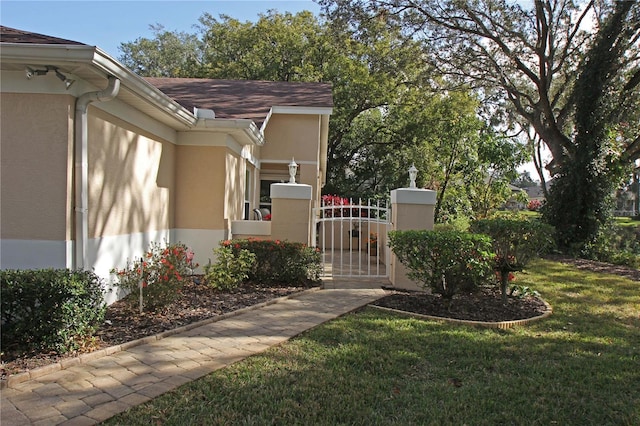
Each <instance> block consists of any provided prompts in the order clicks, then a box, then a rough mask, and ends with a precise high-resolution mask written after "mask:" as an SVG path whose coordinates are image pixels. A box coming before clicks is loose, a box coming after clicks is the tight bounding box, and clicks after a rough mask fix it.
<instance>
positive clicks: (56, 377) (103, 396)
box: [0, 285, 385, 426]
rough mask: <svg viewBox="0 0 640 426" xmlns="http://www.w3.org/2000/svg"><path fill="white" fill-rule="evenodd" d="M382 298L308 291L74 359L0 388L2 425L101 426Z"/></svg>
mask: <svg viewBox="0 0 640 426" xmlns="http://www.w3.org/2000/svg"><path fill="white" fill-rule="evenodd" d="M355 287H363V286H362V285H358V286H355ZM384 294H385V292H384V291H383V290H382V289H380V288H378V289H366V288H351V289H347V288H341V289H338V288H333V289H325V290H312V291H307V292H304V293H302V294H300V295H296V296H293V297H289V298H286V299H281V300H279V301H278V302H277V303H274V304H270V305H266V306H263V307H260V308H258V309H250V310H245V311H243V312H241V313H239V314H237V315H232V316H230V317H228V318H226V319H222V320H220V321H216V322H209V323H207V324H204V325H199V326H197V327H195V328H191V329H189V330H184V331H182V332H179V333H176V334H173V335H170V336H168V337H164V338H161V339H159V340H158V339H155V338H152V339H146V340H145V341H146V342H148V343H145V344H139V345H136V346H132V347H129V348H128V349H126V350H120V349H121V348H119V347H116V348H113V349H112V350H109V351H105V352H103V353H101V354H99V355H96V358H95V359H89V358H88V357H87V358H85V359H83V361H82V362H80V361H79V360H77V359H76V360H77V361H72V362H68V363H67V364H65V365H64V367H65V368H62V369H60V368H59V367H58V369H57V371H53V372H51V373H49V374H45V375H41V376H40V377H36V378H32V379H29V380H27V381H24V382H22V383H18V384H10V386H11V387H6V388H4V389H2V391H1V392H2V397H1V402H0V403H1V406H0V423H1V424H2V426H10V425H29V424H34V425H55V424H65V425H90V424H95V423H98V422H100V421H103V420H106V419H108V418H109V417H112V416H114V415H116V414H118V413H120V412H122V411H125V410H127V409H128V408H130V407H132V406H135V405H138V404H142V403H144V402H146V401H149V400H150V399H152V398H155V397H157V396H158V395H161V394H163V393H165V392H167V391H170V390H172V389H175V388H176V387H178V386H180V385H182V384H184V383H187V382H189V381H192V380H195V379H197V378H199V377H202V376H204V375H206V374H208V373H211V372H212V371H214V370H217V369H219V368H223V367H225V366H227V365H229V364H232V363H234V362H236V361H239V360H242V359H244V358H245V357H247V356H250V355H253V354H255V353H258V352H262V351H264V350H265V349H267V348H269V347H271V346H273V345H277V344H279V343H282V342H284V341H286V340H288V339H290V338H291V337H293V336H296V335H297V334H299V333H301V332H303V331H305V330H308V329H310V328H312V327H315V326H316V325H318V324H321V323H323V322H325V321H328V320H330V319H333V318H336V317H338V316H340V315H342V314H345V313H347V312H350V311H352V310H354V309H357V308H359V307H360V306H363V305H366V304H367V303H370V302H372V301H374V300H376V299H378V298H380V297H382V296H383V295H384ZM110 352H113V353H111V354H110V355H106V353H110ZM101 355H104V356H101ZM34 375H35V374H34Z"/></svg>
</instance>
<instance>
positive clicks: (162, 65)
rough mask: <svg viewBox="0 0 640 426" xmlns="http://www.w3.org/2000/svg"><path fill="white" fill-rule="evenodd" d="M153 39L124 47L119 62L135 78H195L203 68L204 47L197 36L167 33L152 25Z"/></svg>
mask: <svg viewBox="0 0 640 426" xmlns="http://www.w3.org/2000/svg"><path fill="white" fill-rule="evenodd" d="M150 28H151V30H152V31H153V33H154V38H152V39H148V38H144V37H141V38H138V39H136V40H135V41H133V42H129V43H121V44H120V47H119V50H120V51H121V52H122V55H121V56H120V61H121V62H122V63H123V64H124V65H125V66H127V67H128V68H130V69H131V70H133V71H134V72H135V73H136V74H139V75H143V76H146V77H187V76H189V77H193V76H194V75H197V74H198V72H199V69H200V67H201V65H202V45H201V43H200V41H199V39H198V37H197V36H195V35H193V34H187V33H185V32H172V31H166V30H165V29H164V27H163V26H162V25H159V24H156V25H150Z"/></svg>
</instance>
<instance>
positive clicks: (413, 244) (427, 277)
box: [389, 230, 493, 299]
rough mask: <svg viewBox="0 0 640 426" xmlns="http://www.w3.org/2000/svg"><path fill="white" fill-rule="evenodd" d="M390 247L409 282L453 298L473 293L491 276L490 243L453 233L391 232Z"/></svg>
mask: <svg viewBox="0 0 640 426" xmlns="http://www.w3.org/2000/svg"><path fill="white" fill-rule="evenodd" d="M389 246H390V247H391V249H392V250H393V253H394V254H395V255H396V256H397V257H398V260H400V262H402V264H403V265H405V266H406V267H407V268H408V273H407V275H408V276H409V278H411V279H413V280H416V281H418V282H420V284H421V285H422V286H423V287H424V288H425V289H427V288H430V289H431V290H432V291H433V292H435V293H438V294H441V295H442V296H443V297H445V298H449V299H450V298H452V297H453V296H454V295H455V294H456V293H458V292H461V291H473V290H475V289H476V288H477V287H478V286H479V285H481V284H484V283H486V282H487V281H488V280H489V279H490V277H491V275H492V273H493V269H492V259H493V255H492V253H491V239H490V238H489V237H488V236H486V235H479V234H472V233H469V232H461V231H453V230H441V231H440V230H434V231H392V232H390V233H389Z"/></svg>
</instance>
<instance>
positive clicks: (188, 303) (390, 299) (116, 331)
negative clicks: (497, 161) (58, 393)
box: [0, 256, 640, 378]
mask: <svg viewBox="0 0 640 426" xmlns="http://www.w3.org/2000/svg"><path fill="white" fill-rule="evenodd" d="M551 259H552V260H554V261H558V262H563V263H569V264H572V265H575V266H576V267H577V268H578V269H586V270H590V271H594V272H602V273H610V274H616V275H621V276H625V277H628V278H630V279H632V280H635V281H640V271H638V270H637V269H633V268H626V267H623V266H616V265H611V264H607V263H602V262H595V261H590V260H584V259H573V258H569V257H559V256H556V257H553V258H551ZM305 289H306V288H305V287H262V286H258V285H253V284H249V285H245V286H243V287H241V288H238V289H237V290H235V291H232V292H222V291H218V290H214V289H212V288H210V287H208V286H206V285H203V284H195V283H193V282H190V283H188V284H187V285H186V286H185V288H184V290H183V292H182V295H181V297H180V298H179V299H178V300H176V301H175V302H174V303H172V304H171V305H169V306H167V307H166V308H164V309H162V310H159V311H156V312H145V313H143V314H140V313H139V312H138V311H137V310H136V309H135V308H132V307H131V306H130V305H128V304H126V303H125V302H123V301H119V302H116V303H114V304H112V305H110V306H109V307H108V308H107V314H106V318H105V322H104V324H103V325H102V326H101V327H100V329H99V330H98V332H97V334H96V337H94V338H92V339H90V340H89V341H87V342H85V343H84V347H83V348H82V349H81V350H79V351H77V352H75V353H70V354H64V355H61V354H57V353H55V352H50V353H29V354H19V353H14V352H12V351H11V350H7V348H3V351H4V353H3V354H2V369H1V370H0V378H6V376H7V375H10V374H17V373H20V372H24V371H26V370H29V369H33V368H36V367H41V366H45V365H48V364H51V363H54V362H57V361H60V360H61V359H63V358H69V357H73V356H76V355H79V354H82V353H87V352H91V351H95V350H98V349H102V348H105V347H109V346H113V345H118V344H121V343H124V342H128V341H131V340H136V339H139V338H142V337H146V336H150V335H154V334H157V333H160V332H163V331H166V330H171V329H174V328H177V327H180V326H183V325H186V324H190V323H193V322H196V321H201V320H204V319H208V318H213V317H216V316H219V315H222V314H225V313H229V312H233V311H235V310H238V309H241V308H246V307H249V306H252V305H255V304H258V303H262V302H266V301H269V300H272V299H275V298H277V297H281V296H286V295H290V294H293V293H296V292H300V291H303V290H305ZM442 302H443V301H442V300H441V299H440V298H439V296H436V295H426V294H423V293H417V292H397V291H395V292H394V293H393V294H391V295H389V296H385V297H384V298H382V299H380V300H379V301H377V302H376V304H377V305H379V306H385V307H389V308H393V309H398V310H404V311H407V312H413V313H418V314H424V315H432V316H441V317H448V318H457V319H467V320H474V321H509V320H516V319H526V318H531V317H535V316H538V315H541V314H542V313H544V312H545V305H544V303H543V302H542V301H541V300H540V299H538V298H535V297H525V298H522V299H518V298H510V299H509V303H508V304H507V305H503V304H502V301H501V299H500V294H499V292H498V291H497V290H496V289H484V290H483V291H482V292H480V293H476V294H463V295H458V296H456V297H455V298H454V300H453V302H452V303H442Z"/></svg>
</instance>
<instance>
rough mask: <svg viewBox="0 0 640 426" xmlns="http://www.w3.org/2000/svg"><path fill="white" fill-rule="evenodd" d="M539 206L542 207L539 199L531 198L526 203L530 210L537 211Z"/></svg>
mask: <svg viewBox="0 0 640 426" xmlns="http://www.w3.org/2000/svg"><path fill="white" fill-rule="evenodd" d="M540 207H542V203H541V202H540V200H531V201H529V204H527V209H529V210H531V211H532V212H537V211H539V210H540Z"/></svg>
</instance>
